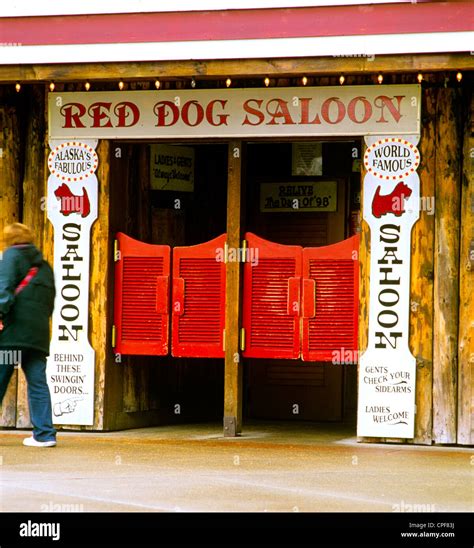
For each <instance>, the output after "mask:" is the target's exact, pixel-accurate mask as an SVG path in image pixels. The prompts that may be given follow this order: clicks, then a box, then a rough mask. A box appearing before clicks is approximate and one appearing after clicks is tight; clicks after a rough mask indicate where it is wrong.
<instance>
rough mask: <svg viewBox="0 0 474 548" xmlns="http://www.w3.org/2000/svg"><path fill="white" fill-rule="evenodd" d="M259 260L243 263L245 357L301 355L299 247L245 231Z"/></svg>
mask: <svg viewBox="0 0 474 548" xmlns="http://www.w3.org/2000/svg"><path fill="white" fill-rule="evenodd" d="M245 239H246V240H247V247H248V248H249V249H253V250H255V253H256V251H258V255H256V254H255V255H254V257H258V262H257V261H256V264H252V263H251V262H246V263H245V264H244V285H243V314H242V316H243V320H242V325H243V327H244V329H245V350H244V352H243V355H244V356H245V357H248V358H288V359H297V358H299V355H300V334H299V324H300V285H301V274H302V268H301V266H302V262H301V253H302V248H301V247H300V246H296V245H280V244H276V243H274V242H269V241H268V240H264V239H263V238H259V237H258V236H256V235H255V234H252V233H251V232H247V233H246V234H245Z"/></svg>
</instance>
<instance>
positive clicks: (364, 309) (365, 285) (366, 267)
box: [357, 139, 383, 443]
mask: <svg viewBox="0 0 474 548" xmlns="http://www.w3.org/2000/svg"><path fill="white" fill-rule="evenodd" d="M366 150H367V145H366V143H365V140H364V139H362V142H361V158H362V161H361V163H360V166H361V167H360V244H359V331H358V337H359V356H360V355H361V354H363V353H364V352H365V350H366V349H367V345H368V343H369V305H370V303H369V296H370V227H369V225H368V224H367V222H366V221H364V217H363V211H364V179H365V175H366V169H365V166H364V155H365V151H366ZM357 368H358V372H357V374H358V376H359V375H360V360H359V365H358V366H357ZM357 440H358V441H360V442H364V443H379V442H380V441H383V440H381V439H380V438H373V437H358V438H357Z"/></svg>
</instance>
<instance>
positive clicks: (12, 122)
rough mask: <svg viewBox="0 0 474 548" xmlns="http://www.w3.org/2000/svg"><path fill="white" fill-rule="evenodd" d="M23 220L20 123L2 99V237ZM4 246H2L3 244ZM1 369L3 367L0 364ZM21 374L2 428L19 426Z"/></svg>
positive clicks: (6, 406) (12, 388)
mask: <svg viewBox="0 0 474 548" xmlns="http://www.w3.org/2000/svg"><path fill="white" fill-rule="evenodd" d="M19 220H20V124H19V120H18V114H17V109H16V108H15V107H13V106H9V105H8V104H4V103H3V97H2V96H0V238H2V237H3V228H4V227H5V226H6V225H8V224H10V223H14V222H18V221H19ZM2 247H3V244H2ZM0 367H3V364H1V363H0ZM17 378H18V372H17V370H15V371H14V373H13V375H12V378H11V381H10V384H9V386H8V389H7V392H6V394H5V397H4V398H3V402H2V406H1V414H0V426H7V427H12V426H15V425H16V394H17Z"/></svg>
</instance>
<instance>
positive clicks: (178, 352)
mask: <svg viewBox="0 0 474 548" xmlns="http://www.w3.org/2000/svg"><path fill="white" fill-rule="evenodd" d="M226 238H227V235H226V234H222V235H221V236H219V237H218V238H214V239H213V240H210V241H209V242H205V243H203V244H199V245H194V246H189V247H175V248H174V249H173V284H172V285H173V289H172V299H171V307H172V320H171V331H172V337H171V340H172V342H171V353H172V355H173V356H175V357H192V358H223V357H224V348H223V342H224V340H223V334H224V328H225V263H224V262H223V261H218V260H217V259H218V258H222V255H221V252H222V250H223V249H224V245H225V242H226Z"/></svg>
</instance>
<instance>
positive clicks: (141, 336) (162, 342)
mask: <svg viewBox="0 0 474 548" xmlns="http://www.w3.org/2000/svg"><path fill="white" fill-rule="evenodd" d="M116 237H117V240H118V243H119V251H120V259H119V260H118V261H117V262H116V263H115V295H114V324H115V328H116V345H115V352H116V353H118V354H125V355H127V354H145V355H149V356H152V355H153V356H164V355H166V354H167V353H168V339H169V275H170V247H169V246H167V245H150V244H146V243H143V242H139V241H138V240H134V239H133V238H130V237H129V236H127V235H125V234H123V233H121V232H119V233H118V234H117V236H116Z"/></svg>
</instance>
